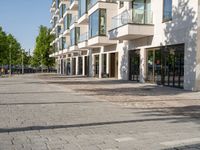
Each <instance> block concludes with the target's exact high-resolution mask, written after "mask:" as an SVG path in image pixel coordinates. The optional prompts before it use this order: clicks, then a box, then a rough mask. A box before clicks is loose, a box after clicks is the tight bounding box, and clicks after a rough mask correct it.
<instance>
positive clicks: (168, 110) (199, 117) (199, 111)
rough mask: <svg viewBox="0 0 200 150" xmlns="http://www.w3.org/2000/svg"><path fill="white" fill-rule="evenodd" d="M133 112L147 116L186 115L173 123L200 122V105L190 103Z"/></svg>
mask: <svg viewBox="0 0 200 150" xmlns="http://www.w3.org/2000/svg"><path fill="white" fill-rule="evenodd" d="M127 109H132V108H127ZM133 113H136V114H140V115H143V116H145V117H184V118H185V119H176V120H174V121H172V123H182V122H195V123H197V124H200V105H190V106H184V107H164V108H147V109H143V110H142V111H138V112H133ZM186 118H187V119H186Z"/></svg>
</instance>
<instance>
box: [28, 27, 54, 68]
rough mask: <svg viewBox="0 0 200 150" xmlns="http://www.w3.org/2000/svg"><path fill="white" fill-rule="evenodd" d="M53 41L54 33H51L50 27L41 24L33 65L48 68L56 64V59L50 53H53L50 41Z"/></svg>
mask: <svg viewBox="0 0 200 150" xmlns="http://www.w3.org/2000/svg"><path fill="white" fill-rule="evenodd" d="M52 41H53V35H51V34H50V29H48V28H47V27H45V26H42V25H41V26H40V28H39V35H38V36H37V38H36V44H35V50H34V52H33V58H32V62H31V64H32V66H34V67H39V66H42V67H43V66H45V67H47V68H48V69H49V68H50V67H52V66H53V65H54V59H53V58H50V57H49V55H50V54H51V53H52V51H51V49H52V48H51V46H50V43H51V42H52Z"/></svg>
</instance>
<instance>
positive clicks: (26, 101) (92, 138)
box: [0, 75, 200, 150]
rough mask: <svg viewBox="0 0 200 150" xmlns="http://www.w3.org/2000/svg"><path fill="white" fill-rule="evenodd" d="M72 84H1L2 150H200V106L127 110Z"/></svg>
mask: <svg viewBox="0 0 200 150" xmlns="http://www.w3.org/2000/svg"><path fill="white" fill-rule="evenodd" d="M70 80H71V81H72V80H73V81H74V80H76V79H70ZM59 82H60V81H59ZM64 83H65V82H64ZM66 84H67V82H66ZM66 84H58V83H53V82H50V81H47V80H46V79H39V78H38V77H37V76H35V75H25V76H16V77H13V78H11V79H9V78H3V79H0V120H1V121H0V150H15V149H16V150H23V149H24V150H157V149H159V150H160V149H163V150H171V149H177V148H179V149H184V150H190V149H191V150H192V149H200V128H199V127H200V109H199V108H200V106H199V105H191V106H187V108H186V107H185V106H184V107H177V108H176V107H174V108H171V109H170V110H169V109H168V111H166V110H163V109H161V108H152V107H151V108H136V107H125V106H123V105H116V104H115V103H113V102H108V101H107V100H106V99H101V98H99V97H98V96H97V97H95V96H90V95H85V94H84V93H83V92H80V93H79V92H77V91H76V90H72V89H70V84H68V86H66ZM116 85H118V84H116ZM79 86H80V85H79ZM94 88H95V87H94Z"/></svg>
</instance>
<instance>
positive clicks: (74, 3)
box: [69, 0, 78, 10]
mask: <svg viewBox="0 0 200 150" xmlns="http://www.w3.org/2000/svg"><path fill="white" fill-rule="evenodd" d="M69 9H70V10H78V0H70V7H69Z"/></svg>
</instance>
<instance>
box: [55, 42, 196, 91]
mask: <svg viewBox="0 0 200 150" xmlns="http://www.w3.org/2000/svg"><path fill="white" fill-rule="evenodd" d="M121 51H122V50H121V49H118V48H117V47H114V46H113V48H109V50H107V49H106V48H104V49H101V48H95V49H91V50H87V51H85V52H80V53H72V54H70V55H68V56H66V57H65V58H61V59H58V73H60V74H65V75H82V76H90V77H96V78H116V79H119V80H130V81H135V82H142V83H155V84H158V85H163V86H169V87H175V88H181V89H187V88H185V86H186V85H187V83H186V82H185V80H186V79H185V77H186V75H188V74H187V73H186V70H185V69H187V67H186V65H185V63H186V62H185V61H187V60H186V59H185V58H186V56H185V55H186V54H185V51H186V49H185V44H184V43H182V44H174V45H166V46H154V47H145V48H136V49H134V48H133V49H127V50H124V51H123V55H122V52H121ZM187 78H188V77H187ZM194 80H195V79H194Z"/></svg>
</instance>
